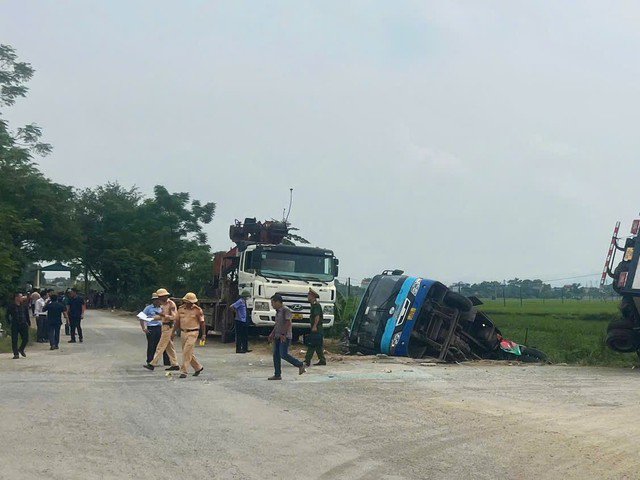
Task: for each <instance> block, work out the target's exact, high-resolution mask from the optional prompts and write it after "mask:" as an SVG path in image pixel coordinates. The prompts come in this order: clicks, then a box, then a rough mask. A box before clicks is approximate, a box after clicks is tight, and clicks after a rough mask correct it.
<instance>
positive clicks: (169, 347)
mask: <svg viewBox="0 0 640 480" xmlns="http://www.w3.org/2000/svg"><path fill="white" fill-rule="evenodd" d="M156 295H157V296H158V300H159V302H160V309H161V312H160V314H159V315H158V320H160V321H161V322H162V333H161V335H160V341H159V342H158V347H157V348H156V354H155V355H154V356H153V359H152V360H151V362H150V363H147V364H146V365H144V368H146V369H147V370H153V369H154V368H155V367H156V366H157V365H158V361H159V360H160V355H162V354H164V352H165V351H166V352H167V354H168V355H169V361H170V362H171V366H170V367H169V368H167V369H166V370H180V367H179V366H178V358H177V356H176V349H175V347H174V346H173V333H172V332H173V330H172V328H173V324H174V322H175V321H176V318H177V316H178V307H176V304H175V302H174V301H173V300H171V298H169V297H170V296H171V294H170V293H169V292H168V291H167V290H166V289H165V288H160V289H158V291H157V292H156Z"/></svg>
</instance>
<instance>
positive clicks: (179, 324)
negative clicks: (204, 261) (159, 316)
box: [171, 292, 207, 378]
mask: <svg viewBox="0 0 640 480" xmlns="http://www.w3.org/2000/svg"><path fill="white" fill-rule="evenodd" d="M182 302H183V303H182V305H181V306H180V308H179V309H178V319H177V321H176V324H175V325H174V326H173V331H172V332H171V340H173V339H174V338H175V336H176V332H177V331H178V330H181V331H182V335H181V336H180V337H181V338H182V365H181V368H180V378H187V372H188V371H189V365H191V366H192V367H193V369H194V370H195V373H194V374H193V376H194V377H197V376H198V375H200V374H201V373H202V371H203V370H204V367H203V366H202V365H201V364H200V362H199V361H198V359H197V358H196V356H195V354H194V353H193V350H194V349H195V346H196V341H197V340H198V336H199V335H202V338H205V337H206V336H207V327H206V325H205V323H204V312H203V311H202V309H201V308H200V307H199V306H197V305H196V303H198V297H196V294H195V293H191V292H189V293H187V294H186V295H185V296H184V298H183V299H182Z"/></svg>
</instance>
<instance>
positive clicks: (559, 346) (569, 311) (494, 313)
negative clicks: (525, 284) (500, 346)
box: [481, 298, 638, 366]
mask: <svg viewBox="0 0 640 480" xmlns="http://www.w3.org/2000/svg"><path fill="white" fill-rule="evenodd" d="M618 303H619V302H618V301H595V300H594V301H588V300H565V301H564V302H561V301H560V300H546V301H545V302H543V301H542V300H534V299H530V300H525V301H523V303H522V306H521V305H520V300H518V299H509V298H508V299H507V300H506V306H504V305H503V301H502V299H500V300H487V301H485V304H484V305H483V306H482V307H481V308H482V310H483V311H484V312H486V313H487V314H488V315H489V316H490V317H491V318H492V319H493V320H494V321H495V323H496V325H497V326H498V328H499V329H500V330H501V331H502V334H503V335H504V336H505V337H506V338H509V339H511V340H514V341H516V342H520V343H525V340H526V344H527V345H528V346H530V347H535V348H539V349H541V350H543V351H544V352H545V353H547V355H549V358H550V359H551V361H552V362H553V363H574V364H580V365H610V366H633V365H637V364H638V357H637V355H636V354H622V353H617V352H614V351H612V350H610V349H609V348H607V346H606V345H605V343H604V341H605V336H606V333H607V324H608V323H609V321H611V319H613V318H615V317H617V316H619V315H620V313H619V311H618Z"/></svg>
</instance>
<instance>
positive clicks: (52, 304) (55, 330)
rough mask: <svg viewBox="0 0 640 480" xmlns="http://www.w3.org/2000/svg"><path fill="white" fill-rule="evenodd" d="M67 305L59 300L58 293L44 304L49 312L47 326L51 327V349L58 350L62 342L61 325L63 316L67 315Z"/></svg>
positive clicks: (45, 309)
mask: <svg viewBox="0 0 640 480" xmlns="http://www.w3.org/2000/svg"><path fill="white" fill-rule="evenodd" d="M66 310H67V309H66V307H65V306H64V304H63V303H62V302H61V301H59V298H58V296H57V295H55V294H53V295H51V297H50V298H49V302H48V303H47V304H46V305H45V306H44V311H45V312H46V313H47V326H48V329H49V332H48V334H49V346H50V347H49V350H58V348H59V344H60V327H61V326H62V316H63V315H64V316H66Z"/></svg>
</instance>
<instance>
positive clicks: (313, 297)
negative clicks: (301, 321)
mask: <svg viewBox="0 0 640 480" xmlns="http://www.w3.org/2000/svg"><path fill="white" fill-rule="evenodd" d="M318 298H320V295H319V294H318V292H316V291H315V290H314V289H313V288H310V289H309V294H308V295H307V300H309V303H310V304H311V314H310V315H309V322H310V324H311V325H310V326H311V333H309V335H307V354H306V355H305V357H304V363H305V365H306V366H307V367H308V366H309V365H311V359H312V358H313V354H314V353H316V354H317V355H318V363H315V364H314V365H326V364H327V359H326V358H325V356H324V335H323V325H322V321H323V316H322V305H320V303H319V302H318Z"/></svg>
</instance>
